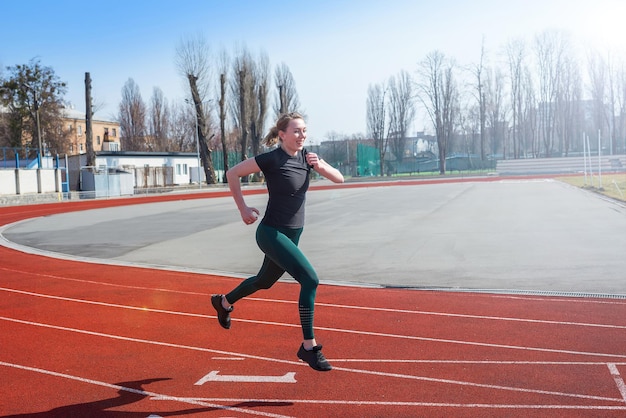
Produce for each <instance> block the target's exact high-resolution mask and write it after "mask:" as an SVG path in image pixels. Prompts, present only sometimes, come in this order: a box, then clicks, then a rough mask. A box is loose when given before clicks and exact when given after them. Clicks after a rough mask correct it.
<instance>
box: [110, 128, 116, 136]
mask: <svg viewBox="0 0 626 418" xmlns="http://www.w3.org/2000/svg"><path fill="white" fill-rule="evenodd" d="M111 136H112V137H113V138H115V137H116V136H117V129H115V128H111Z"/></svg>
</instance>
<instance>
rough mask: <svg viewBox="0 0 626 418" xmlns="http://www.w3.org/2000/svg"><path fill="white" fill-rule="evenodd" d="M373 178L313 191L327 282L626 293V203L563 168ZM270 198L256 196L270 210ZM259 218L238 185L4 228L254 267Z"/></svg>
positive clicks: (54, 245)
mask: <svg viewBox="0 0 626 418" xmlns="http://www.w3.org/2000/svg"><path fill="white" fill-rule="evenodd" d="M319 184H321V183H319ZM363 186H364V187H357V188H347V187H346V188H339V189H330V190H311V191H309V193H308V195H307V209H306V210H307V223H306V226H305V230H304V234H303V235H302V239H301V242H300V247H301V248H302V250H303V251H304V253H305V254H306V255H307V256H308V258H309V260H310V261H311V263H312V264H313V266H315V268H316V270H317V272H318V275H319V277H320V279H321V280H322V281H323V282H338V283H344V284H345V283H354V284H368V285H380V286H397V287H415V288H428V289H430V288H433V289H450V290H479V291H513V292H516V291H521V292H526V291H531V292H565V293H570V292H574V293H582V294H601V295H612V296H618V297H619V296H620V295H626V206H625V205H623V204H620V203H617V202H614V201H611V200H607V199H604V198H602V197H600V196H598V195H596V194H593V193H590V192H586V191H583V190H581V189H577V188H573V187H571V186H568V185H566V184H564V183H561V182H559V181H556V180H540V179H538V180H521V179H520V180H515V179H508V180H507V179H502V180H498V181H493V182H459V183H442V184H420V185H406V186H405V185H391V186H383V187H367V185H363ZM266 200H267V196H266V195H265V194H261V195H251V196H247V197H246V201H247V203H248V205H249V206H254V207H257V208H258V209H259V210H260V211H261V212H263V210H264V209H265V204H266ZM255 230H256V226H246V225H244V224H243V222H242V221H241V219H240V217H239V212H238V211H237V209H236V206H235V204H234V202H233V200H232V198H230V197H226V198H209V199H192V200H179V201H172V202H164V203H149V204H134V205H129V206H122V207H114V208H106V209H97V210H88V211H83V212H73V213H66V214H59V215H53V216H48V217H43V218H36V219H32V220H28V221H25V222H21V223H18V224H15V225H12V226H10V227H8V228H6V229H5V230H4V231H3V232H2V234H3V236H4V237H5V239H7V240H8V241H11V242H13V243H15V244H18V245H20V246H27V247H31V248H35V249H38V250H43V251H47V252H54V253H61V254H65V255H69V256H72V257H75V256H77V257H87V258H90V259H98V260H107V261H106V262H113V263H123V264H132V265H148V266H152V267H165V268H173V269H176V270H184V271H193V272H206V273H213V274H214V273H217V274H226V275H233V276H236V277H246V276H249V275H253V274H255V273H256V271H257V268H258V267H259V266H260V263H261V261H262V253H261V252H260V250H259V249H258V248H257V247H256V243H255V239H254V234H255ZM29 251H30V250H29ZM96 261H97V260H96Z"/></svg>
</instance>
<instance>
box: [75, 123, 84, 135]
mask: <svg viewBox="0 0 626 418" xmlns="http://www.w3.org/2000/svg"><path fill="white" fill-rule="evenodd" d="M76 128H77V131H78V132H77V133H78V136H81V135H82V134H83V126H82V125H78V126H77V127H76Z"/></svg>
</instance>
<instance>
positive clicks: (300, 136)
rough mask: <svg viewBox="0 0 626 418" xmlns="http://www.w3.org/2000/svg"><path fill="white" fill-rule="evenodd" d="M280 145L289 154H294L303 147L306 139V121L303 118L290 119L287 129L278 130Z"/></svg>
mask: <svg viewBox="0 0 626 418" xmlns="http://www.w3.org/2000/svg"><path fill="white" fill-rule="evenodd" d="M278 135H279V136H280V139H281V140H282V144H281V146H282V147H283V149H284V150H285V151H286V152H287V153H288V154H289V155H295V154H297V153H298V151H302V148H304V142H305V141H306V123H304V120H303V119H300V118H297V119H291V120H290V121H289V125H287V129H285V130H284V131H279V132H278Z"/></svg>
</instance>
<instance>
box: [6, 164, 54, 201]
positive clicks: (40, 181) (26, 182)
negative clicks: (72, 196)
mask: <svg viewBox="0 0 626 418" xmlns="http://www.w3.org/2000/svg"><path fill="white" fill-rule="evenodd" d="M60 191H61V170H58V169H38V170H22V169H17V170H0V195H26V194H44V193H55V192H60Z"/></svg>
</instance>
